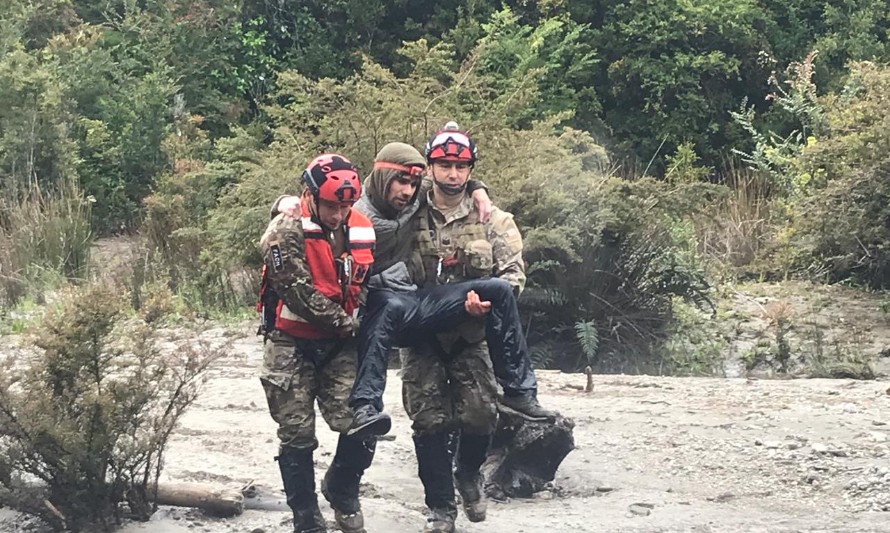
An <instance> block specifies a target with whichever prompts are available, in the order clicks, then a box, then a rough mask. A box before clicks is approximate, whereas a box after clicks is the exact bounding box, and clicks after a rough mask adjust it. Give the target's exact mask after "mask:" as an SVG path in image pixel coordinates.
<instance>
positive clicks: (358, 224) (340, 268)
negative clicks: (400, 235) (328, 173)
mask: <svg viewBox="0 0 890 533" xmlns="http://www.w3.org/2000/svg"><path fill="white" fill-rule="evenodd" d="M302 207H303V209H302V220H301V223H302V227H303V238H304V239H305V249H306V264H307V265H308V266H309V273H310V274H311V275H312V286H313V287H315V289H316V290H318V292H320V293H321V294H323V295H324V296H325V297H327V298H328V299H330V300H332V301H334V302H337V303H338V304H340V305H341V306H342V307H343V310H344V311H346V314H348V315H352V314H353V313H354V311H355V310H356V309H358V306H359V302H358V295H359V293H360V292H361V285H362V283H363V282H364V281H365V278H366V277H367V275H368V272H369V271H370V269H371V265H373V263H374V256H373V249H374V242H375V237H374V227H373V226H372V225H371V221H370V220H368V218H367V217H366V216H364V215H363V214H361V213H360V212H358V211H356V210H354V209H353V210H352V211H350V215H349V219H348V222H347V223H346V224H344V227H345V229H346V234H347V243H346V252H345V253H344V254H343V255H342V256H341V257H339V258H336V259H335V258H334V254H333V250H332V249H331V243H330V242H328V239H327V236H326V235H325V232H324V229H323V228H322V227H321V226H320V225H318V224H316V223H315V222H313V221H312V216H311V213H310V211H309V207H308V204H307V203H306V202H303V205H302ZM257 308H258V309H257V310H258V311H260V312H262V313H263V315H264V320H263V321H264V326H265V329H267V330H268V329H270V327H269V326H272V327H274V329H277V330H279V331H282V332H284V333H287V334H288V335H290V336H292V337H296V338H300V339H325V338H332V337H334V336H335V333H334V332H333V331H331V330H330V329H325V328H319V327H318V326H317V325H315V324H313V323H311V322H309V321H308V320H306V319H304V318H303V317H300V316H299V315H297V314H296V313H294V312H293V311H292V310H291V309H290V308H289V307H287V306H286V305H285V304H284V301H283V300H282V299H281V298H279V297H278V295H277V294H275V291H274V290H273V289H272V287H270V286H269V285H268V283H267V279H266V267H265V265H264V266H263V283H262V286H261V289H260V303H259V305H258V306H257ZM273 309H274V316H271V313H270V311H271V310H273ZM267 313H268V315H270V316H267ZM267 322H272V324H266V323H267Z"/></svg>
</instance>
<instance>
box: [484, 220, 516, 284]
mask: <svg viewBox="0 0 890 533" xmlns="http://www.w3.org/2000/svg"><path fill="white" fill-rule="evenodd" d="M485 230H486V234H487V236H488V241H489V242H490V243H491V247H492V255H493V259H494V271H495V275H496V276H497V277H499V278H503V279H505V280H507V281H508V282H510V285H512V286H513V289H514V290H515V291H516V294H517V296H518V295H519V293H521V292H522V290H523V289H524V288H525V262H524V261H523V260H522V234H521V233H519V228H518V227H516V222H515V221H514V220H513V215H512V214H510V213H508V212H506V211H502V210H500V209H498V208H495V209H494V210H493V211H492V213H491V219H490V220H489V222H488V224H486V225H485Z"/></svg>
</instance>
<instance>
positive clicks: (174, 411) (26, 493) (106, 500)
mask: <svg viewBox="0 0 890 533" xmlns="http://www.w3.org/2000/svg"><path fill="white" fill-rule="evenodd" d="M121 300H122V299H121V297H120V293H119V291H117V290H116V289H115V288H111V287H107V286H103V287H95V286H90V287H86V288H84V289H81V290H76V291H72V292H70V293H69V294H67V296H66V297H65V298H64V299H63V300H62V302H61V304H60V305H59V308H58V309H57V310H54V311H51V312H49V314H48V315H47V316H46V318H45V319H44V320H43V323H42V324H41V326H40V327H39V328H38V330H37V331H36V332H35V336H34V342H35V345H36V346H37V347H38V348H39V350H40V352H39V353H38V354H37V355H36V356H34V357H30V358H27V359H20V360H15V359H13V358H11V357H8V358H6V359H4V360H3V361H2V370H3V371H2V372H0V506H5V507H11V508H13V509H17V510H20V511H23V512H26V513H29V514H33V515H37V516H39V517H41V518H43V519H44V520H45V521H46V522H48V523H49V524H51V525H52V526H53V527H54V528H55V529H68V530H71V531H110V530H111V529H112V528H113V525H114V524H116V523H117V522H119V520H120V518H121V516H122V514H121V513H122V510H121V509H120V507H119V504H120V502H124V501H126V502H127V503H128V504H129V511H130V512H131V513H132V514H133V515H134V516H136V517H137V518H141V519H147V518H148V516H149V515H150V514H151V512H152V506H151V504H150V498H149V493H150V492H151V491H152V490H155V484H156V482H157V479H158V476H159V475H160V472H161V469H162V467H163V458H164V457H163V455H164V449H165V446H166V444H167V440H168V438H169V436H170V433H171V432H172V430H173V428H174V426H175V424H176V422H177V420H178V419H179V418H180V416H181V415H182V414H183V412H184V411H185V409H186V408H187V407H188V406H189V405H190V404H191V403H192V402H193V401H194V399H195V397H196V394H197V391H198V386H199V385H200V383H201V379H202V375H203V373H204V371H205V370H206V368H207V366H208V364H210V362H211V361H212V360H213V359H214V357H215V356H216V354H214V353H213V352H209V351H206V350H201V349H198V348H196V347H194V346H190V345H187V346H181V347H179V348H178V349H177V350H175V351H173V352H172V353H165V352H162V351H161V350H160V349H159V347H158V345H157V344H156V341H155V335H154V333H155V332H154V330H153V329H152V328H151V327H149V326H148V325H147V324H146V323H145V322H141V321H138V322H136V323H133V322H128V321H127V320H126V317H125V315H123V314H122V303H123V302H122V301H121Z"/></svg>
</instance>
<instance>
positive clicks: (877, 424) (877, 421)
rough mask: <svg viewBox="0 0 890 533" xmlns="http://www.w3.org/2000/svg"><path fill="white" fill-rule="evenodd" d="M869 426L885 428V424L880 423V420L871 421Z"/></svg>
mask: <svg viewBox="0 0 890 533" xmlns="http://www.w3.org/2000/svg"><path fill="white" fill-rule="evenodd" d="M871 425H873V426H886V425H887V422H881V421H880V420H872V421H871Z"/></svg>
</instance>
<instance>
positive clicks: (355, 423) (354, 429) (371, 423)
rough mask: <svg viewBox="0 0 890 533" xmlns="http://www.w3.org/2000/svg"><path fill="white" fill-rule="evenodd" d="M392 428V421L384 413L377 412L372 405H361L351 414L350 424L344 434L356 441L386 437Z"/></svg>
mask: <svg viewBox="0 0 890 533" xmlns="http://www.w3.org/2000/svg"><path fill="white" fill-rule="evenodd" d="M391 427H392V420H390V418H389V415H388V414H386V413H381V412H379V411H378V410H377V409H376V408H375V407H374V406H373V405H363V406H361V407H359V408H357V409H356V410H355V411H354V412H353V414H352V424H351V425H350V426H349V429H348V430H347V431H346V434H347V435H348V436H350V437H353V438H356V439H366V438H368V437H374V436H378V437H379V436H380V435H386V434H387V433H389V429H390V428H391Z"/></svg>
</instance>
